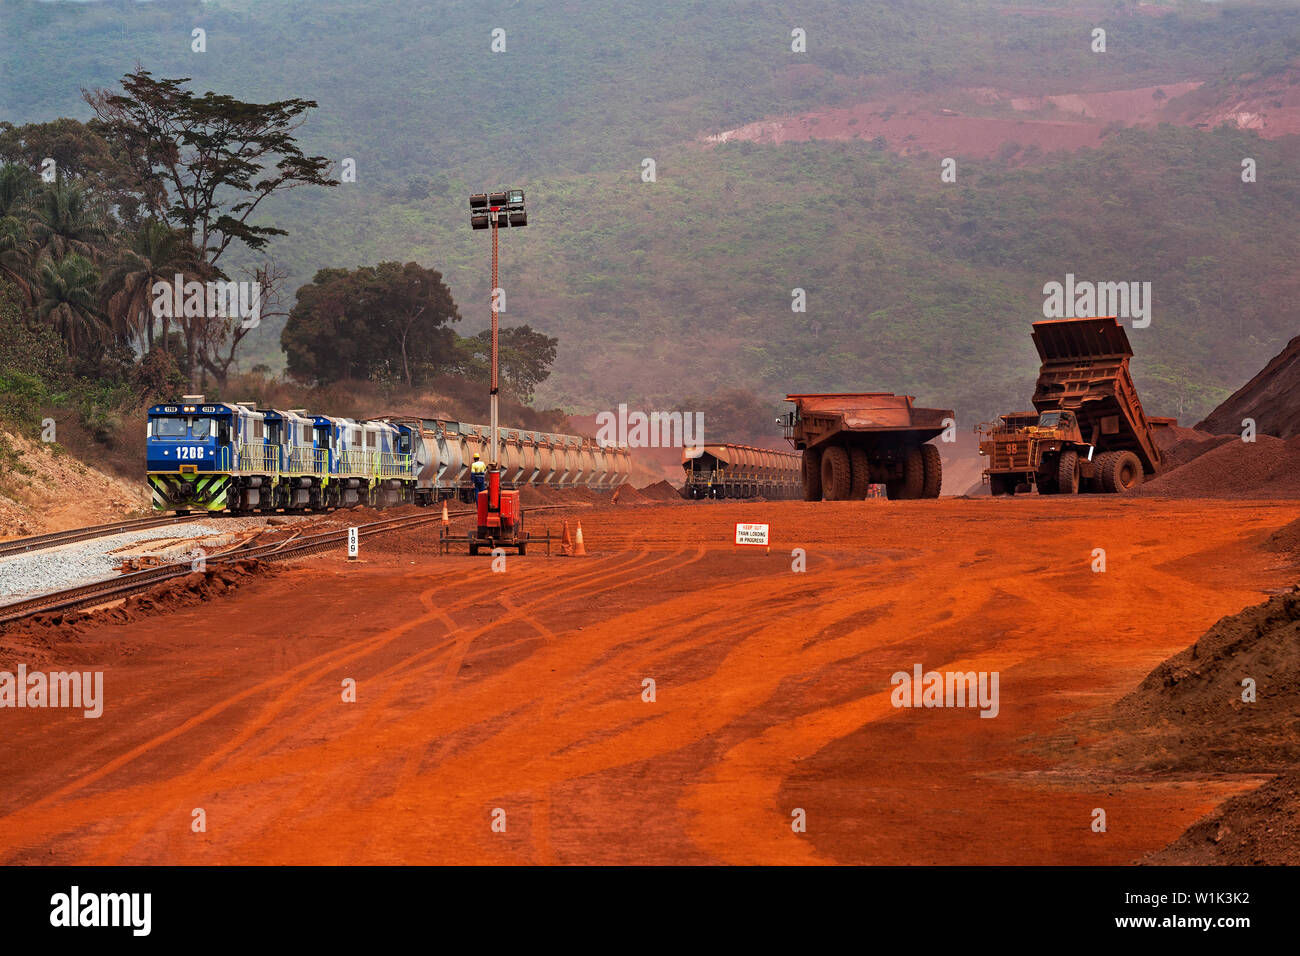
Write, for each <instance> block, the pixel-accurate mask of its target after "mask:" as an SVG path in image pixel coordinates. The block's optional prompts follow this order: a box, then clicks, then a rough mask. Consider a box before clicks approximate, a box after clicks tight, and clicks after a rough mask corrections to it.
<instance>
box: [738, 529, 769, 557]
mask: <svg viewBox="0 0 1300 956" xmlns="http://www.w3.org/2000/svg"><path fill="white" fill-rule="evenodd" d="M736 547H738V548H765V549H766V551H767V553H768V554H771V553H772V546H771V543H770V541H769V538H768V525H765V524H743V523H740V522H737V524H736Z"/></svg>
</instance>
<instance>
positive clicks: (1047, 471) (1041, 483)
mask: <svg viewBox="0 0 1300 956" xmlns="http://www.w3.org/2000/svg"><path fill="white" fill-rule="evenodd" d="M1038 467H1039V468H1041V469H1042V471H1040V472H1038V473H1037V474H1036V475H1034V488H1035V490H1037V492H1038V493H1039V494H1040V495H1054V494H1056V472H1057V467H1058V466H1057V463H1056V462H1053V461H1050V460H1047V461H1042V462H1039V465H1038Z"/></svg>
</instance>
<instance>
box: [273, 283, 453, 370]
mask: <svg viewBox="0 0 1300 956" xmlns="http://www.w3.org/2000/svg"><path fill="white" fill-rule="evenodd" d="M459 321H460V312H459V311H458V310H457V308H456V302H455V300H454V299H452V297H451V290H450V289H448V288H447V286H446V284H445V283H444V282H443V281H442V273H441V272H438V271H436V270H434V269H426V268H424V267H423V266H421V265H419V264H418V263H415V262H408V263H406V264H405V265H402V264H400V263H397V262H381V263H379V264H378V265H377V266H362V267H361V268H359V269H355V270H352V271H348V270H345V269H322V270H321V271H319V272H317V273H316V275H315V277H314V278H313V279H312V281H311V282H310V283H308V284H307V285H305V286H303V287H302V288H300V289H299V290H298V298H297V303H296V304H295V305H294V307H293V309H292V310H291V311H290V312H289V321H288V322H287V323H286V324H285V327H284V332H283V333H282V334H281V337H280V341H281V344H282V345H283V346H284V349H285V352H286V353H287V355H288V369H289V373H290V374H292V375H295V376H297V377H299V378H303V379H307V380H310V381H315V382H321V383H323V382H329V381H336V380H339V379H346V378H362V379H364V378H369V377H370V376H371V374H372V373H375V372H378V371H379V370H381V369H382V368H383V367H384V365H385V364H389V365H392V366H400V368H401V370H402V378H403V379H404V380H405V381H406V384H407V385H416V384H420V383H423V382H424V381H425V380H427V378H428V377H429V376H430V375H433V374H436V373H438V372H440V371H445V370H447V369H450V368H454V367H456V365H457V364H458V361H459V359H460V356H459V354H458V352H457V349H456V339H455V334H454V333H453V332H452V331H451V329H449V328H447V323H449V322H459Z"/></svg>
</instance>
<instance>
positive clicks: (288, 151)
mask: <svg viewBox="0 0 1300 956" xmlns="http://www.w3.org/2000/svg"><path fill="white" fill-rule="evenodd" d="M189 82H190V78H189V77H183V78H180V79H165V78H155V77H154V76H153V74H152V73H150V72H149V71H148V70H145V69H137V70H136V71H135V72H134V73H128V74H127V75H126V76H125V77H123V79H122V91H121V92H120V93H117V92H111V91H107V90H84V91H83V96H84V97H85V99H86V102H87V103H89V104H90V106H91V108H92V109H93V110H94V111H95V115H96V117H97V119H98V121H99V122H100V123H101V124H102V126H103V128H104V129H105V131H106V133H107V135H108V136H109V138H110V139H111V140H113V141H114V142H116V143H120V144H121V146H122V149H123V151H124V153H125V154H126V155H129V156H135V157H140V163H141V164H142V166H143V167H145V168H147V170H148V171H149V173H150V174H151V175H152V176H154V177H156V178H157V179H158V181H160V182H161V183H163V184H164V186H165V191H162V192H160V193H158V194H156V195H155V196H154V197H153V202H154V208H153V209H152V210H151V211H152V212H153V214H154V215H155V216H156V217H157V218H159V219H162V220H164V221H166V222H167V223H168V224H169V225H171V226H172V227H173V228H176V229H179V230H180V231H181V233H182V234H183V235H184V236H185V238H186V240H187V241H188V242H189V243H190V244H191V245H193V246H194V248H195V249H196V250H198V267H199V268H198V271H199V272H200V278H208V279H211V278H223V279H224V278H225V273H224V272H223V271H222V267H221V264H220V263H221V259H222V256H223V255H224V254H225V253H226V252H227V251H228V250H229V249H230V247H231V245H232V244H233V243H236V242H238V243H241V244H242V245H243V246H245V247H247V248H248V249H251V250H253V251H254V252H261V251H263V250H265V248H266V247H267V245H268V243H269V242H270V241H271V239H272V238H273V237H275V236H283V235H287V234H288V233H287V232H286V231H285V230H283V229H280V228H278V227H276V226H270V225H259V224H257V223H255V222H254V221H253V220H252V217H253V214H254V213H255V212H256V211H257V209H258V208H259V207H260V206H261V205H262V203H263V201H264V200H266V199H267V197H269V196H272V195H274V194H275V193H278V192H282V191H284V190H288V189H293V188H296V187H298V186H304V185H313V186H336V185H338V181H337V180H334V179H330V178H329V175H328V174H329V170H330V167H331V161H330V160H329V159H327V158H326V157H324V156H308V155H306V154H305V153H303V151H302V150H301V149H300V148H299V146H298V143H297V140H296V139H295V137H294V132H295V131H296V130H297V129H298V127H299V126H301V124H302V122H303V120H304V119H305V114H306V112H307V111H308V110H310V109H314V108H315V106H316V103H315V101H313V100H305V99H298V98H294V99H288V100H277V101H275V102H271V103H247V102H244V101H242V100H238V99H236V98H234V97H233V96H229V95H226V94H222V93H213V92H207V93H204V94H202V95H196V94H195V93H193V92H192V91H191V90H189V89H187V88H186V86H185V84H187V83H189ZM177 322H178V324H179V325H180V326H181V329H182V332H183V333H184V335H185V342H186V363H185V364H186V369H185V371H186V374H187V375H188V376H189V379H190V384H191V386H193V385H195V384H196V378H197V376H198V374H199V372H200V371H204V372H205V373H206V371H207V368H208V365H210V364H211V362H208V363H205V362H204V361H203V359H204V358H209V359H211V358H212V355H210V354H209V352H210V351H211V350H212V349H213V348H214V344H215V347H219V346H220V344H221V343H222V342H224V341H225V340H226V339H227V338H228V337H229V336H230V334H232V333H233V329H234V325H235V323H233V322H232V321H231V319H230V318H224V317H209V316H202V317H184V316H180V317H177ZM213 323H217V324H218V325H219V326H220V328H218V329H214V328H212V325H213ZM201 350H202V351H203V354H202V355H201V354H200V351H201Z"/></svg>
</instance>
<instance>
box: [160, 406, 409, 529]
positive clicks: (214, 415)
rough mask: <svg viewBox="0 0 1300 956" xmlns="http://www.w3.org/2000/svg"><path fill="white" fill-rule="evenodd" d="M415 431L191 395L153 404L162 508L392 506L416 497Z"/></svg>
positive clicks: (244, 509) (162, 509)
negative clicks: (413, 436) (162, 403)
mask: <svg viewBox="0 0 1300 956" xmlns="http://www.w3.org/2000/svg"><path fill="white" fill-rule="evenodd" d="M411 446H412V439H411V428H410V426H406V425H394V424H391V423H389V422H358V421H353V420H351V419H348V418H332V417H330V416H328V415H307V414H305V413H304V412H303V410H302V409H291V410H289V411H278V410H275V409H258V408H256V407H254V405H253V403H251V402H235V403H230V402H208V401H205V399H204V397H203V396H202V395H186V396H184V397H183V398H182V399H181V401H179V402H177V403H175V404H165V405H155V406H153V407H152V408H150V409H149V424H148V437H147V448H148V451H147V462H146V470H147V472H148V480H149V487H150V491H151V492H152V495H153V506H154V510H156V511H178V512H182V513H185V512H189V511H231V512H236V513H238V512H246V511H270V510H275V509H278V508H285V509H309V508H310V509H316V508H346V507H352V506H354V505H372V506H375V507H391V506H393V505H399V504H408V503H413V502H414V501H415V484H416V481H415V474H416V473H415V467H414V463H413V456H412V454H411Z"/></svg>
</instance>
